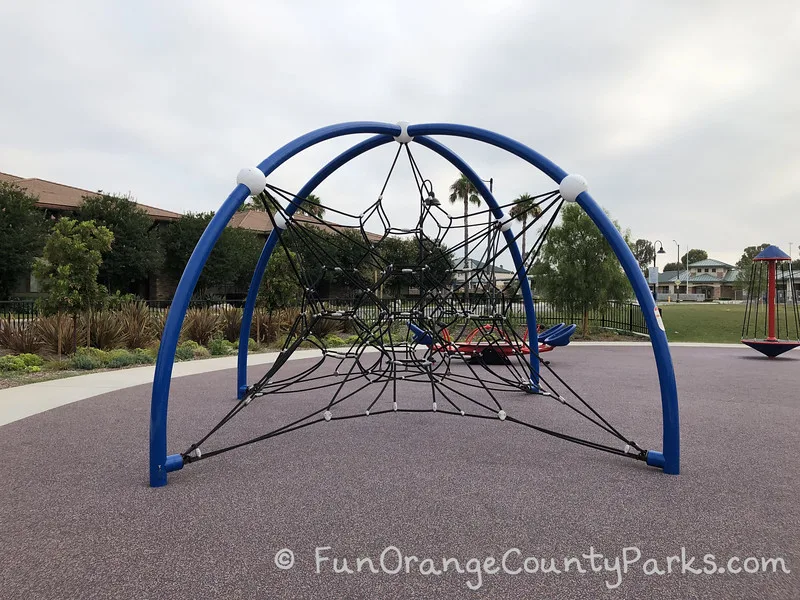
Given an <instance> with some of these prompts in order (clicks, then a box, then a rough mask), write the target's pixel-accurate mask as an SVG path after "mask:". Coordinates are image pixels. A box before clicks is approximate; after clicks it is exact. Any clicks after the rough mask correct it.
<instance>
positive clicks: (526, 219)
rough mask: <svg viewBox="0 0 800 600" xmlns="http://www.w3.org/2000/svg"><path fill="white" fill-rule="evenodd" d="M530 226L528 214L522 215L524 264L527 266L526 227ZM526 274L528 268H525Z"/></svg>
mask: <svg viewBox="0 0 800 600" xmlns="http://www.w3.org/2000/svg"><path fill="white" fill-rule="evenodd" d="M527 224H528V213H523V214H522V263H523V264H525V254H526V252H527V243H526V242H527V237H528V230H527V229H525V227H526V226H527ZM525 272H526V273H527V272H528V268H527V267H525Z"/></svg>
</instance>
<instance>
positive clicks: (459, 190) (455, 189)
mask: <svg viewBox="0 0 800 600" xmlns="http://www.w3.org/2000/svg"><path fill="white" fill-rule="evenodd" d="M456 202H463V203H464V265H463V267H462V268H463V269H464V276H465V279H466V281H467V283H466V285H464V301H465V302H466V303H469V276H470V275H469V205H470V204H480V203H481V198H480V196H479V195H478V190H477V189H476V188H475V186H474V185H472V182H471V181H470V180H469V179H467V176H466V175H464V174H463V173H462V174H461V177H459V178H458V179H456V180H455V181H454V182H453V183H452V184H451V185H450V203H451V204H455V203H456Z"/></svg>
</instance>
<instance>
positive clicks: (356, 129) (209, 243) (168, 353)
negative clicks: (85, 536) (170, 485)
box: [150, 121, 400, 487]
mask: <svg viewBox="0 0 800 600" xmlns="http://www.w3.org/2000/svg"><path fill="white" fill-rule="evenodd" d="M360 133H370V134H383V135H392V136H395V135H400V127H398V126H397V125H389V124H387V123H374V122H369V121H364V122H360V121H359V122H354V123H341V124H339V125H330V126H328V127H323V128H321V129H317V130H315V131H312V132H310V133H307V134H306V135H303V136H301V137H299V138H297V139H295V140H293V141H291V142H289V143H288V144H286V145H285V146H283V147H281V148H279V149H278V150H276V151H275V152H273V153H272V154H271V155H270V156H269V157H267V158H266V159H265V160H264V161H262V162H261V164H259V165H258V168H259V170H260V171H261V172H262V173H264V175H265V176H268V175H269V174H270V173H272V171H274V170H275V169H277V168H278V167H279V166H280V165H282V164H283V163H284V162H286V161H287V160H289V159H290V158H291V157H293V156H295V155H296V154H298V153H299V152H302V151H303V150H305V149H306V148H309V147H310V146H313V145H314V144H317V143H319V142H324V141H325V140H329V139H331V138H335V137H339V136H342V135H350V134H360ZM249 193H250V191H249V190H248V188H247V187H246V186H244V185H242V184H238V185H237V186H236V188H234V190H233V192H231V194H230V196H228V198H227V199H226V200H225V202H224V203H223V204H222V206H221V207H220V209H219V211H217V213H216V214H215V215H214V218H213V219H211V222H210V223H209V224H208V226H207V227H206V230H205V231H204V232H203V235H201V236H200V240H199V241H198V242H197V246H195V249H194V251H193V252H192V255H191V256H190V257H189V262H188V263H186V268H185V269H184V271H183V275H181V280H180V281H179V282H178V287H177V289H176V290H175V296H174V298H173V300H172V305H171V306H170V311H169V314H168V315H167V322H166V324H165V326H164V332H163V334H162V335H161V345H160V346H159V349H158V357H157V358H156V372H155V376H154V377H153V395H152V398H151V401H150V485H151V486H153V487H159V486H162V485H166V484H167V473H168V472H169V471H175V470H177V469H179V468H181V466H183V462H182V461H178V460H177V459H175V458H174V457H173V458H172V459H171V460H168V459H167V409H168V406H169V388H170V381H171V378H172V367H173V364H174V362H175V350H176V349H177V347H178V337H179V336H180V332H181V325H182V324H183V320H184V318H185V317H186V310H187V309H188V308H189V301H190V300H191V297H192V294H193V293H194V289H195V287H196V286H197V280H198V279H199V278H200V272H201V271H202V270H203V267H204V266H205V264H206V261H207V260H208V256H209V255H210V254H211V250H212V249H213V248H214V245H215V244H216V243H217V240H218V239H219V236H220V235H222V231H223V230H224V229H225V227H226V226H227V224H228V222H229V221H230V220H231V217H233V215H234V213H235V212H236V210H237V209H238V208H239V206H241V205H242V203H243V202H244V201H245V200H246V199H247V197H248V195H249Z"/></svg>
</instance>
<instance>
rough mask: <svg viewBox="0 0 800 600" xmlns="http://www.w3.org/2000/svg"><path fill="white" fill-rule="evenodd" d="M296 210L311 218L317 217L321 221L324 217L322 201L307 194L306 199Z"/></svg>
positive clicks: (313, 195)
mask: <svg viewBox="0 0 800 600" xmlns="http://www.w3.org/2000/svg"><path fill="white" fill-rule="evenodd" d="M297 210H299V211H300V212H303V213H305V214H307V215H310V216H312V217H317V218H318V219H321V218H322V217H324V216H325V209H324V208H323V206H322V200H320V197H319V196H317V195H315V194H309V195H308V196H306V199H305V200H303V202H302V204H300V206H299V207H298V209H297Z"/></svg>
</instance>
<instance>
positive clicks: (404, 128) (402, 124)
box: [379, 121, 414, 199]
mask: <svg viewBox="0 0 800 600" xmlns="http://www.w3.org/2000/svg"><path fill="white" fill-rule="evenodd" d="M396 125H397V126H398V127H399V128H400V135H396V136H394V141H395V142H397V143H398V144H408V143H409V142H411V141H412V140H413V139H414V138H413V137H411V136H410V135H408V125H409V123H408V121H399V122H397V123H396ZM379 199H380V198H379Z"/></svg>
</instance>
